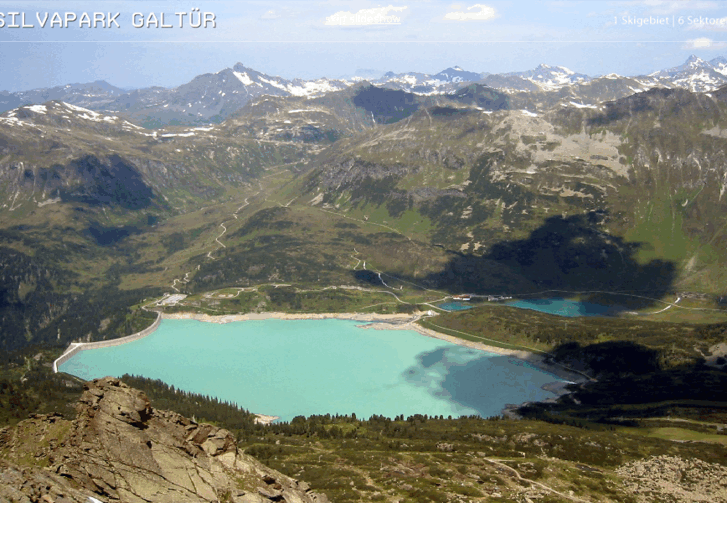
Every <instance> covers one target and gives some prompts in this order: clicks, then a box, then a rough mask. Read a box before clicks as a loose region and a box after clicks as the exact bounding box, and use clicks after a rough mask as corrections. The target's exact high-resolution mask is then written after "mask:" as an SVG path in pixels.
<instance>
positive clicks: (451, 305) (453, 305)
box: [437, 301, 473, 311]
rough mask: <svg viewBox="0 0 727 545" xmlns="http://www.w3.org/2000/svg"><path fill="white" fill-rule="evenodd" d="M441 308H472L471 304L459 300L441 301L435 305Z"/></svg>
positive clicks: (451, 309) (450, 309)
mask: <svg viewBox="0 0 727 545" xmlns="http://www.w3.org/2000/svg"><path fill="white" fill-rule="evenodd" d="M437 306H438V307H439V308H441V309H442V310H449V311H453V310H467V309H468V308H473V307H472V305H463V304H462V303H460V302H459V301H448V302H446V303H442V304H441V305H437Z"/></svg>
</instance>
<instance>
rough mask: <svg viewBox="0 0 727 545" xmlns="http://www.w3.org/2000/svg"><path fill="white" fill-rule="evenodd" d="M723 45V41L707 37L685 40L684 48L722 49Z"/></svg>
mask: <svg viewBox="0 0 727 545" xmlns="http://www.w3.org/2000/svg"><path fill="white" fill-rule="evenodd" d="M724 46H725V42H715V41H712V40H710V39H709V38H695V39H693V40H689V41H687V43H686V44H685V45H684V49H722V48H724Z"/></svg>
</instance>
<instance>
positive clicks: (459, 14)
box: [444, 4, 497, 21]
mask: <svg viewBox="0 0 727 545" xmlns="http://www.w3.org/2000/svg"><path fill="white" fill-rule="evenodd" d="M472 10H475V11H472ZM495 17H497V12H496V11H495V8H491V7H490V6H486V5H484V4H475V5H474V6H470V7H468V8H467V11H451V12H449V13H448V14H447V15H445V16H444V18H445V19H446V20H447V21H489V20H490V19H494V18H495Z"/></svg>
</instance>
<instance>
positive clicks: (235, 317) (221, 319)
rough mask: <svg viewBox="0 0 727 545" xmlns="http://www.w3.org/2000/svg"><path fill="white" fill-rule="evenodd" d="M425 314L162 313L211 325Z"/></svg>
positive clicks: (165, 316)
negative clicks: (213, 314) (219, 314)
mask: <svg viewBox="0 0 727 545" xmlns="http://www.w3.org/2000/svg"><path fill="white" fill-rule="evenodd" d="M421 316H426V313H419V314H373V313H359V312H339V313H335V312H326V313H321V314H312V313H301V314H289V313H286V312H256V313H251V314H227V315H224V316H209V315H207V314H194V313H192V312H177V313H174V314H164V313H162V319H164V320H197V321H199V322H208V323H213V324H229V323H231V322H245V321H248V320H271V319H272V320H327V319H336V320H356V321H359V322H392V323H405V322H410V321H411V320H416V319H418V318H420V317H421Z"/></svg>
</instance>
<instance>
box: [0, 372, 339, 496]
mask: <svg viewBox="0 0 727 545" xmlns="http://www.w3.org/2000/svg"><path fill="white" fill-rule="evenodd" d="M94 500H98V501H102V502H218V501H226V502H237V503H240V502H241V503H249V502H295V503H300V502H317V501H325V500H326V499H325V496H318V495H316V494H314V493H312V492H311V491H310V490H309V487H308V486H307V485H306V484H305V483H302V482H298V481H295V480H293V479H291V478H289V477H286V476H285V475H283V474H282V473H279V472H277V471H274V470H272V469H270V468H268V467H266V466H264V465H263V464H261V463H260V462H258V461H257V460H255V459H254V458H252V457H250V456H248V455H246V454H243V453H241V452H239V451H238V450H237V445H236V440H235V438H234V436H233V435H232V434H231V433H230V432H228V431H227V430H224V429H220V428H217V427H215V426H212V425H209V424H197V423H195V422H193V421H191V420H189V419H188V418H185V417H183V416H181V415H179V414H176V413H173V412H170V411H158V410H156V409H153V408H152V407H151V405H150V403H149V400H148V399H147V397H146V396H145V395H144V393H142V392H140V391H139V390H135V389H133V388H130V387H128V386H127V385H125V384H124V383H122V382H120V381H119V380H118V379H114V378H110V377H107V378H104V379H97V380H94V381H92V382H89V383H87V385H86V389H85V391H84V393H83V395H82V397H81V400H80V402H79V405H78V416H77V418H76V420H74V421H72V422H71V421H67V420H62V419H61V418H60V417H59V416H58V415H36V416H33V417H32V418H30V419H28V420H25V421H23V422H21V423H19V424H18V425H17V426H15V427H14V428H5V429H3V430H0V501H31V502H35V501H45V502H59V501H61V502H63V501H71V502H78V501H94Z"/></svg>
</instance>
